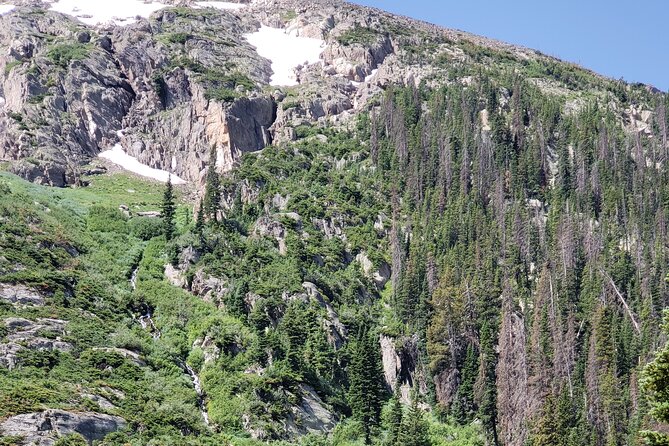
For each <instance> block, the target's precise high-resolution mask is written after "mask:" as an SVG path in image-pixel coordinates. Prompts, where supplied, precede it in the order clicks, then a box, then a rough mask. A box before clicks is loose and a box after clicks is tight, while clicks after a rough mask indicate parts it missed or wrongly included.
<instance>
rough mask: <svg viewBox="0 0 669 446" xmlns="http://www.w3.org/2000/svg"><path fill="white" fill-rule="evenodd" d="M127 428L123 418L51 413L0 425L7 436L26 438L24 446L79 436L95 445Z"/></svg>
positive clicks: (48, 445)
mask: <svg viewBox="0 0 669 446" xmlns="http://www.w3.org/2000/svg"><path fill="white" fill-rule="evenodd" d="M125 426H126V421H125V420H124V419H123V418H121V417H116V416H112V415H103V414H100V413H95V412H76V413H75V412H67V411H64V410H56V409H49V410H46V411H44V412H33V413H27V414H21V415H15V416H13V417H10V418H8V419H6V420H4V421H3V422H2V423H0V431H1V432H2V434H3V435H6V436H19V437H23V438H24V440H23V443H22V444H24V445H34V446H51V445H52V444H54V443H55V442H56V440H57V439H58V438H60V437H62V436H65V435H69V434H75V433H77V434H80V435H81V436H83V437H84V438H85V439H86V441H87V442H88V443H89V444H92V443H93V441H97V440H102V439H103V438H104V437H105V436H107V435H108V434H110V433H112V432H115V431H118V430H121V429H123V428H125Z"/></svg>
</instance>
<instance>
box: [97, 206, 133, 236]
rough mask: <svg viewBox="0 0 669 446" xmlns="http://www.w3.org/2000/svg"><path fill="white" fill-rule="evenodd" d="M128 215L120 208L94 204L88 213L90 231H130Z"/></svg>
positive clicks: (123, 232) (122, 232)
mask: <svg viewBox="0 0 669 446" xmlns="http://www.w3.org/2000/svg"><path fill="white" fill-rule="evenodd" d="M127 220H128V219H127V217H126V216H125V215H123V213H122V212H121V211H119V210H118V209H114V208H110V207H105V206H93V207H92V208H91V210H90V212H89V213H88V220H87V226H88V230H89V231H98V232H117V233H121V234H127V233H128V227H127Z"/></svg>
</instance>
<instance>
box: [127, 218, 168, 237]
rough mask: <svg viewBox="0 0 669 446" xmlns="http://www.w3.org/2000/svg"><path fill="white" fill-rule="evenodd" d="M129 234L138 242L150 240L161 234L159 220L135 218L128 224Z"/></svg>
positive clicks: (160, 222)
mask: <svg viewBox="0 0 669 446" xmlns="http://www.w3.org/2000/svg"><path fill="white" fill-rule="evenodd" d="M128 226H129V228H130V234H132V235H133V236H134V237H137V238H138V239H140V240H145V241H148V240H151V239H152V238H154V237H158V236H159V235H161V234H162V233H163V220H162V219H161V218H149V217H136V218H133V219H131V220H130V221H129V222H128Z"/></svg>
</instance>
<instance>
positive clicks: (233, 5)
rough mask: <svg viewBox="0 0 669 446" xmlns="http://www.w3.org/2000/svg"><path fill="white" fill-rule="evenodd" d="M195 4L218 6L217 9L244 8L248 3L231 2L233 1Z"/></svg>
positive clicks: (199, 3)
mask: <svg viewBox="0 0 669 446" xmlns="http://www.w3.org/2000/svg"><path fill="white" fill-rule="evenodd" d="M195 6H197V7H199V8H216V9H233V10H235V9H242V8H245V7H246V5H245V4H243V3H231V2H195Z"/></svg>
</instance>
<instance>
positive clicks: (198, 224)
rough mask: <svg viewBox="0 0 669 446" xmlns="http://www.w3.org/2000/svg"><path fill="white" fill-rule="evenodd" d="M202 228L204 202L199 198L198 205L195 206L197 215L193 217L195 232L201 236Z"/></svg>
mask: <svg viewBox="0 0 669 446" xmlns="http://www.w3.org/2000/svg"><path fill="white" fill-rule="evenodd" d="M203 228H204V202H203V201H202V200H200V205H199V207H198V208H197V217H196V219H195V233H196V234H198V235H200V236H202V229H203Z"/></svg>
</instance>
